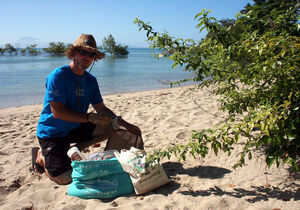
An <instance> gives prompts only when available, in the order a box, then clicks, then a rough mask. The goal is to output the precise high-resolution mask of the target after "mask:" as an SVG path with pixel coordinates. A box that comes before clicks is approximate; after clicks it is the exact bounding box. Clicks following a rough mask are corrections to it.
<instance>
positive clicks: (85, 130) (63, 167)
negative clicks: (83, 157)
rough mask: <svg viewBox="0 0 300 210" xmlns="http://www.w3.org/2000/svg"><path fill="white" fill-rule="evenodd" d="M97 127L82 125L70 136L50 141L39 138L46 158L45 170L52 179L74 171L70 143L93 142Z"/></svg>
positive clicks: (87, 124)
mask: <svg viewBox="0 0 300 210" xmlns="http://www.w3.org/2000/svg"><path fill="white" fill-rule="evenodd" d="M95 127H96V126H95V125H94V124H92V123H81V124H80V126H79V127H78V128H76V129H74V130H72V131H71V132H70V133H69V135H68V136H65V137H56V138H49V139H41V138H38V139H39V143H40V146H41V148H42V154H43V156H44V157H45V168H46V169H47V171H48V173H49V174H50V175H51V176H52V177H56V176H59V175H61V174H63V173H64V172H66V171H69V170H71V169H72V167H71V160H70V158H69V157H68V155H67V152H68V150H69V149H70V143H80V142H85V141H91V140H92V134H93V132H94V130H95Z"/></svg>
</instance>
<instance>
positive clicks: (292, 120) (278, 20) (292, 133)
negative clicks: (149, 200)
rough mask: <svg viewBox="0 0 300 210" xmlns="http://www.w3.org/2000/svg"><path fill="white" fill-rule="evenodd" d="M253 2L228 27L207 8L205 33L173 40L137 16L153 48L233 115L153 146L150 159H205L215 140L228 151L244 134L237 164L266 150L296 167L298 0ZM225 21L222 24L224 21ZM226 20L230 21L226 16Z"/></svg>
mask: <svg viewBox="0 0 300 210" xmlns="http://www.w3.org/2000/svg"><path fill="white" fill-rule="evenodd" d="M255 2H256V3H255V4H254V5H249V4H248V5H247V6H246V7H245V9H244V10H243V11H242V12H243V14H241V13H239V14H237V19H236V20H235V21H234V22H232V24H228V25H224V24H222V21H217V20H216V19H215V18H213V17H209V11H206V10H202V12H200V13H199V14H197V15H196V17H195V19H196V20H197V21H198V25H197V28H198V29H199V30H200V32H201V31H202V30H204V29H206V30H207V31H208V35H207V36H206V38H205V39H202V40H200V41H194V40H192V39H187V40H183V39H180V38H179V39H175V38H174V37H170V36H169V34H168V33H159V32H155V31H154V30H153V28H152V26H150V25H149V23H145V22H143V21H141V20H139V19H136V20H135V23H137V24H138V27H139V30H142V29H143V30H145V31H146V32H147V37H148V41H150V42H151V47H152V48H156V49H160V50H164V51H165V52H168V53H164V55H165V56H166V57H169V58H170V59H172V60H173V61H174V65H173V67H176V66H177V65H181V66H184V68H185V70H186V71H194V72H195V74H194V75H195V77H193V78H187V79H184V80H182V81H179V83H180V82H184V81H189V80H192V81H196V82H199V87H200V88H201V87H205V86H206V87H208V86H209V87H211V88H212V91H213V93H214V94H216V95H220V96H221V97H220V102H221V110H223V111H224V112H227V113H228V117H227V118H226V119H225V120H224V121H222V122H221V123H220V124H218V125H216V126H215V127H214V128H210V129H204V130H201V131H193V134H192V140H191V141H190V142H189V143H187V144H186V145H175V146H169V147H168V148H166V149H159V150H155V151H154V153H153V154H151V155H150V156H149V157H148V161H150V162H151V161H154V160H160V159H161V158H164V157H168V158H170V156H171V155H172V154H175V155H176V156H177V157H178V156H179V160H180V159H183V160H185V158H186V155H187V154H191V155H192V156H195V155H196V154H198V155H200V156H201V157H205V156H206V154H207V153H208V151H209V146H210V147H211V148H212V150H213V151H214V153H215V154H216V155H217V154H218V152H219V151H224V152H227V153H228V155H230V153H231V151H232V150H233V149H234V145H235V144H237V143H241V142H240V137H241V136H243V137H246V141H245V142H242V143H243V151H242V153H241V157H240V160H239V162H238V163H236V164H235V165H234V167H237V166H243V165H245V157H248V158H249V159H251V158H252V150H253V149H258V148H264V151H265V154H266V162H267V164H268V166H269V167H270V166H271V165H272V164H273V163H274V162H276V165H277V166H279V164H280V162H281V161H283V162H284V163H288V164H290V165H292V166H293V167H294V168H295V169H296V170H298V164H297V161H299V155H300V119H299V118H300V70H299V63H300V62H299V48H300V45H299V41H300V38H299V28H298V23H297V18H298V14H297V12H298V8H297V1H295V0H260V1H255ZM223 23H224V22H223ZM227 23H228V21H227Z"/></svg>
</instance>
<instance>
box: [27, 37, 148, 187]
mask: <svg viewBox="0 0 300 210" xmlns="http://www.w3.org/2000/svg"><path fill="white" fill-rule="evenodd" d="M65 54H66V56H67V57H68V58H69V59H70V60H71V62H70V63H69V64H68V65H64V66H61V67H59V68H57V69H55V70H54V71H52V72H51V73H50V74H49V75H48V77H47V80H46V84H45V85H46V93H45V98H44V104H43V111H42V113H41V116H40V119H39V122H38V126H37V137H38V140H39V144H40V147H41V148H37V147H36V148H33V149H32V169H33V170H34V171H35V172H36V173H44V172H45V173H46V174H47V176H48V177H49V178H50V179H51V180H53V181H55V182H56V183H58V184H69V183H71V182H72V177H71V173H72V167H71V160H70V158H69V157H68V156H67V151H68V150H69V148H70V144H71V143H75V144H76V146H77V147H78V148H79V150H80V151H82V150H83V149H85V148H87V147H89V146H91V145H93V144H95V143H96V142H100V141H103V140H105V139H108V142H107V145H106V148H105V149H117V150H120V149H122V148H125V147H127V148H128V147H130V146H135V147H138V148H141V149H142V148H143V142H142V140H141V130H140V129H139V128H138V127H137V126H135V125H133V124H130V123H128V122H126V121H125V120H123V119H122V118H121V117H120V116H117V115H116V114H114V112H113V111H111V110H110V109H109V108H107V107H106V106H105V105H104V103H103V98H102V96H101V93H100V90H99V87H98V83H97V79H96V78H95V77H94V76H93V75H92V74H90V71H91V69H92V67H93V65H94V62H95V61H98V60H101V59H103V58H104V57H105V54H103V53H101V52H100V51H98V49H97V45H96V41H95V39H94V37H93V36H92V35H89V34H81V36H80V37H79V38H78V39H77V40H76V41H75V42H74V45H72V46H71V47H70V48H69V49H68V50H67V51H66V53H65ZM89 66H91V69H90V70H89V72H87V71H86V70H87V69H88V67H89ZM90 105H92V106H93V108H94V109H95V111H96V112H97V113H87V111H88V108H89V106H90ZM112 122H114V123H112ZM118 126H122V127H123V128H125V130H126V131H127V132H130V133H131V134H132V135H133V136H136V137H137V136H138V137H139V138H136V141H135V142H134V141H128V142H125V143H124V142H120V141H119V139H120V136H118V132H117V131H118ZM119 135H120V134H119ZM131 144H132V145H131Z"/></svg>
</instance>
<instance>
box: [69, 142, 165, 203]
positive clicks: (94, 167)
mask: <svg viewBox="0 0 300 210" xmlns="http://www.w3.org/2000/svg"><path fill="white" fill-rule="evenodd" d="M68 155H69V157H70V158H71V159H72V160H73V161H72V163H71V166H72V168H73V172H72V179H73V182H72V183H71V185H70V186H69V188H68V191H67V193H68V195H71V196H76V197H79V198H85V199H89V198H100V199H108V198H115V197H118V196H121V195H126V194H131V193H133V192H135V193H136V194H137V195H141V194H144V193H147V192H150V191H152V190H154V189H156V188H158V187H161V186H163V185H165V184H167V183H169V182H170V180H169V179H168V177H167V175H166V173H165V171H164V169H163V168H162V166H161V165H160V164H159V163H155V164H153V165H151V166H147V164H146V152H145V151H144V150H140V149H137V148H134V147H131V148H130V150H125V149H123V150H121V151H120V153H119V152H118V151H117V150H107V151H103V152H97V153H93V154H90V155H89V156H88V158H87V159H86V158H85V157H84V156H83V155H82V154H81V153H80V151H79V150H78V148H76V147H72V148H71V149H70V150H69V151H68Z"/></svg>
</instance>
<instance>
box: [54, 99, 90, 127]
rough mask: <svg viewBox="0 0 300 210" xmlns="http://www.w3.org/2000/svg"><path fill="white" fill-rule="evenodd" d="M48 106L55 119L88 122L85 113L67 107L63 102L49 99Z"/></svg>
mask: <svg viewBox="0 0 300 210" xmlns="http://www.w3.org/2000/svg"><path fill="white" fill-rule="evenodd" d="M50 108H51V111H52V113H53V117H54V118H56V119H60V120H64V121H68V122H88V114H87V113H80V112H76V111H73V110H71V109H68V108H66V107H65V104H63V103H59V102H54V101H50Z"/></svg>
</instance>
